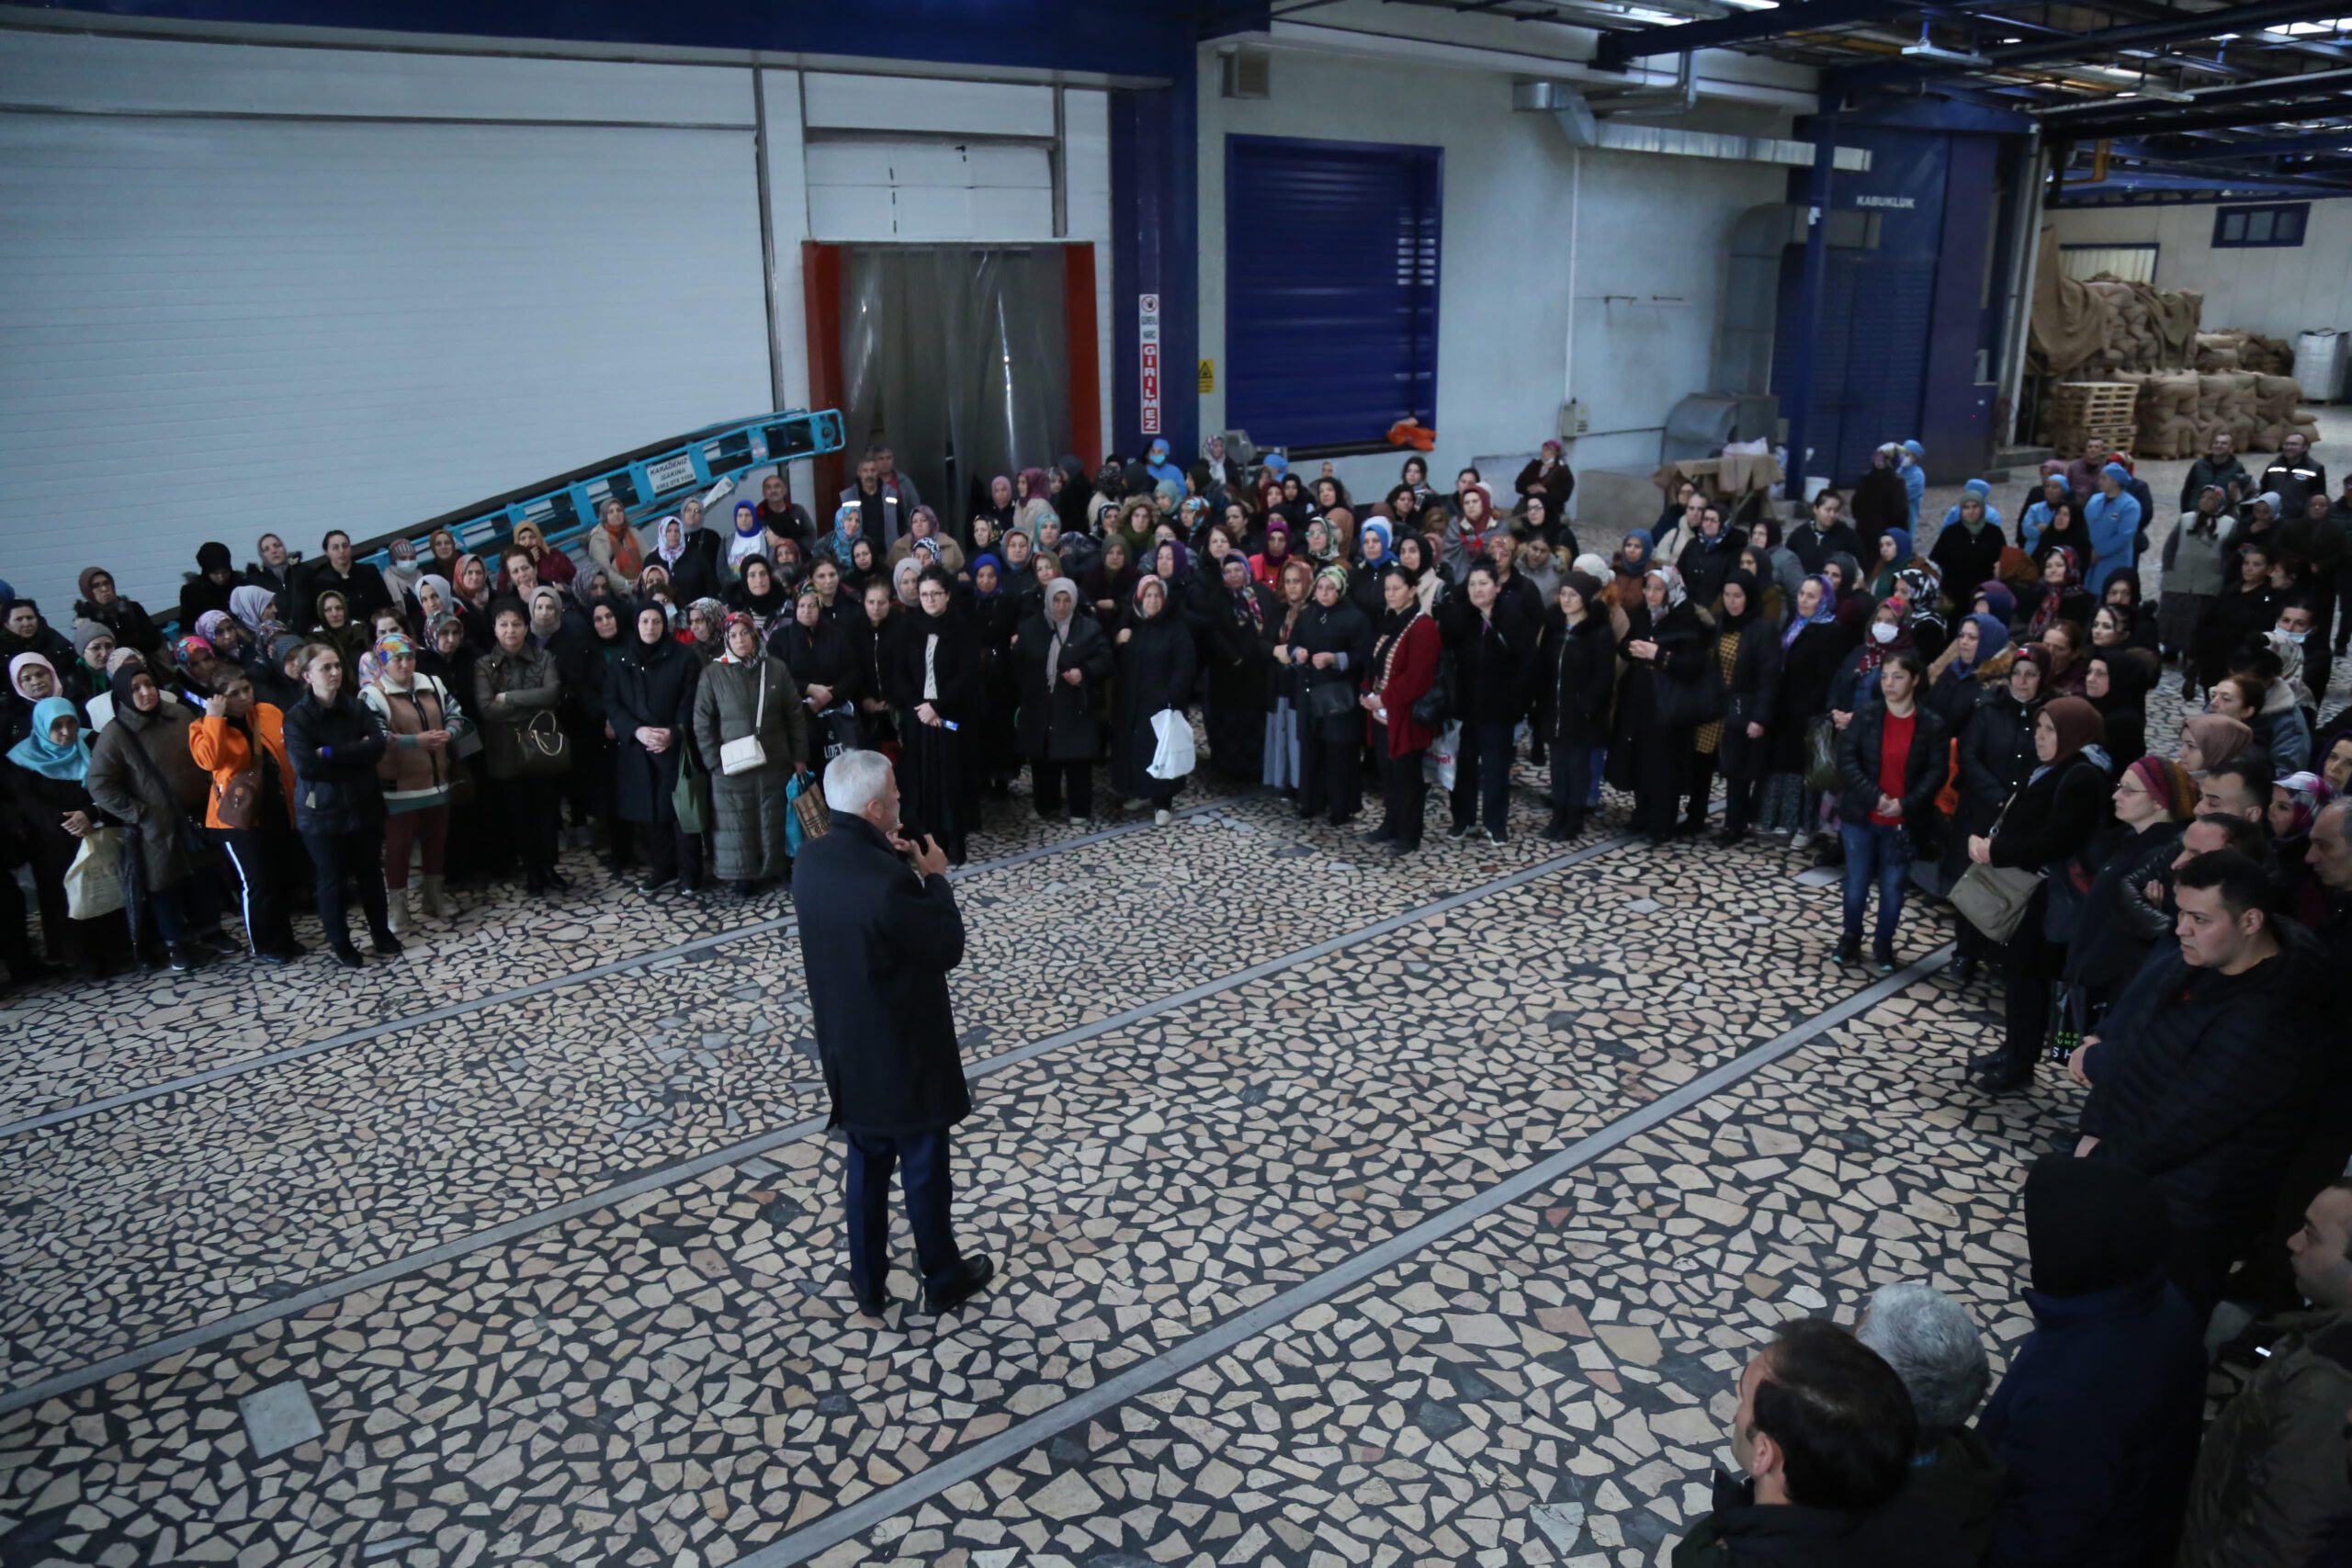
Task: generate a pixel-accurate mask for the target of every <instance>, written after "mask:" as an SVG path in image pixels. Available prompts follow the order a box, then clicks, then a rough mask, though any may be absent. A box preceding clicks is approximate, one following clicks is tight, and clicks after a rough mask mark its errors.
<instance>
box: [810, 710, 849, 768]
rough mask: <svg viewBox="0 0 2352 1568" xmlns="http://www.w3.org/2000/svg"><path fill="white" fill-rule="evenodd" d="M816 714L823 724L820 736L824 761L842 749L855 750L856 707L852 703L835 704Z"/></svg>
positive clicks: (830, 758)
mask: <svg viewBox="0 0 2352 1568" xmlns="http://www.w3.org/2000/svg"><path fill="white" fill-rule="evenodd" d="M817 717H818V719H820V721H821V722H822V724H823V726H824V728H823V730H822V732H821V736H822V741H823V747H824V758H825V761H828V762H830V761H832V760H833V759H834V758H836V757H838V756H840V755H841V754H842V752H844V751H854V750H857V708H856V705H854V704H852V703H840V704H836V705H834V706H832V707H829V708H827V709H826V710H825V711H824V712H822V713H820V714H819V715H817Z"/></svg>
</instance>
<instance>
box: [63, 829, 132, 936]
mask: <svg viewBox="0 0 2352 1568" xmlns="http://www.w3.org/2000/svg"><path fill="white" fill-rule="evenodd" d="M119 908H122V829H119V828H93V829H91V830H90V831H89V832H87V833H85V834H84V835H83V836H82V847H81V848H80V849H78V850H76V851H74V863H73V864H71V865H69V866H67V867H66V868H65V913H66V914H67V915H68V916H69V917H71V918H72V919H77V920H95V919H97V918H98V917H99V916H101V915H111V914H113V913H114V912H115V911H116V910H117V909H119Z"/></svg>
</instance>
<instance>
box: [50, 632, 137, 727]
mask: <svg viewBox="0 0 2352 1568" xmlns="http://www.w3.org/2000/svg"><path fill="white" fill-rule="evenodd" d="M74 649H75V651H76V654H77V657H76V658H75V659H74V662H73V663H72V664H69V665H67V666H66V667H65V669H64V670H63V671H62V673H61V679H62V681H63V682H64V694H65V695H66V696H67V697H69V698H71V699H72V700H73V703H74V706H75V707H76V708H78V709H80V710H81V712H82V713H83V714H84V715H85V716H86V715H88V713H89V711H90V699H91V698H93V697H95V696H96V695H97V694H99V693H100V692H103V691H106V690H107V660H109V659H111V658H113V657H114V654H115V646H114V633H113V632H112V631H111V630H109V629H108V628H107V627H106V626H102V625H100V624H99V623H98V622H96V621H76V622H74ZM140 662H141V663H142V664H143V663H145V662H146V660H144V659H143V658H142V659H141V660H140ZM30 717H31V716H30V715H29V714H28V715H27V723H28V728H29V723H30Z"/></svg>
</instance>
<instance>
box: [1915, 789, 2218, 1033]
mask: <svg viewBox="0 0 2352 1568" xmlns="http://www.w3.org/2000/svg"><path fill="white" fill-rule="evenodd" d="M2110 799H2111V800H2112V803H2113V807H2114V813H2115V819H2114V822H2113V823H2112V824H2111V825H2110V826H2109V828H2107V829H2103V830H2102V831H2101V832H2100V833H2099V835H2098V838H2097V840H2094V842H2093V844H2092V846H2091V848H2090V850H2089V851H2088V852H2086V854H2085V856H2084V859H2085V862H2086V863H2087V864H2090V865H2093V866H2096V867H2097V868H2098V874H2096V875H2095V876H2094V877H2093V878H2092V880H2091V885H2090V890H2089V891H2088V892H2087V893H2086V894H2085V895H2084V897H2083V913H2082V918H2081V919H2079V920H2078V921H2076V922H2075V941H2074V942H2071V943H2070V944H2068V947H2067V951H2066V967H2065V972H2064V978H2065V982H2066V984H2067V985H2069V986H2073V987H2080V989H2081V991H2082V994H2083V999H2084V1002H2085V1010H2084V1014H2083V1023H2084V1032H2086V1033H2090V1032H2096V1031H2097V1029H2098V1025H2099V1022H2100V1021H2101V1020H2102V1019H2103V1018H2104V1017H2105V1015H2106V1013H2107V1011H2108V1010H2109V1008H2111V1007H2113V1006H2114V1004H2115V1000H2116V998H2118V997H2119V996H2120V995H2121V994H2122V991H2123V987H2125V986H2127V985H2129V984H2131V977H2132V976H2134V975H2137V974H2138V973H2139V972H2140V965H2141V964H2142V963H2143V961H2144V960H2145V959H2146V958H2147V956H2148V954H2149V953H2151V952H2153V951H2154V948H2155V944H2156V942H2158V941H2159V940H2161V939H2162V938H2164V937H2165V936H2167V935H2169V934H2171V931H2172V919H2171V917H2170V916H2169V915H2167V914H2166V913H2165V908H2164V903H2163V900H2162V899H2161V898H2159V899H2156V900H2154V901H2151V900H2150V899H2149V897H2148V896H2147V891H2146V890H2147V887H2148V885H2149V884H2150V883H2152V882H2155V881H2157V880H2158V879H2160V878H2164V877H2165V874H2166V873H2167V872H2168V871H2170V869H2171V867H2172V863H2173V861H2174V859H2175V858H2176V857H2177V854H2178V852H2179V848H2180V835H2181V832H2182V830H2183V829H2186V828H2187V827H2188V822H2189V819H2190V818H2192V817H2194V816H2195V815H2196V814H2197V785H2196V783H2195V781H2193V780H2192V779H2190V778H2189V776H2188V773H2185V772H2183V771H2182V769H2181V767H2180V764H2179V763H2177V762H2168V761H2165V759H2163V758H2162V757H2148V756H2143V757H2141V758H2139V759H2137V760H2136V761H2131V762H2129V763H2127V764H2125V765H2124V767H2123V769H2122V772H2121V773H2120V774H2119V775H2118V776H2117V778H2116V781H2115V789H2114V793H2113V795H2111V797H2110ZM1965 923H1966V922H1965V921H1963V922H1962V924H1963V925H1964V924H1965Z"/></svg>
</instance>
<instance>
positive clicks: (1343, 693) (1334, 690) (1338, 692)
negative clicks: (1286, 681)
mask: <svg viewBox="0 0 2352 1568" xmlns="http://www.w3.org/2000/svg"><path fill="white" fill-rule="evenodd" d="M1355 705H1356V691H1355V687H1354V686H1353V685H1352V684H1351V683H1350V682H1346V681H1323V682H1317V683H1316V684H1315V685H1312V686H1309V687H1307V688H1306V695H1305V696H1303V697H1302V698H1301V699H1300V701H1299V706H1300V708H1301V710H1302V711H1304V712H1305V714H1306V716H1307V717H1309V718H1312V719H1326V718H1338V717H1339V716H1341V715H1342V714H1346V713H1350V712H1352V711H1353V710H1354V708H1355Z"/></svg>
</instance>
